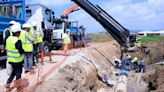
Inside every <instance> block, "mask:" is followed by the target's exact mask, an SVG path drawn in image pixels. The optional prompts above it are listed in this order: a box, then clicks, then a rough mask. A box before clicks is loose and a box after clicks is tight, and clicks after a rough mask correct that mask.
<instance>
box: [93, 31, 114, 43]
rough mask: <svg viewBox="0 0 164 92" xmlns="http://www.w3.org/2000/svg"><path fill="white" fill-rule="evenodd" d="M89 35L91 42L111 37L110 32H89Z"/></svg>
mask: <svg viewBox="0 0 164 92" xmlns="http://www.w3.org/2000/svg"><path fill="white" fill-rule="evenodd" d="M90 37H91V39H92V41H93V42H105V41H109V40H111V39H112V37H111V35H110V34H105V33H99V34H90Z"/></svg>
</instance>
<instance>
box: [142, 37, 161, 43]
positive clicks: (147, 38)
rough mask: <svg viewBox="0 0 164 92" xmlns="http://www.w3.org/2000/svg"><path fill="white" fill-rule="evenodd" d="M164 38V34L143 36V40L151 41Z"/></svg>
mask: <svg viewBox="0 0 164 92" xmlns="http://www.w3.org/2000/svg"><path fill="white" fill-rule="evenodd" d="M161 40H164V36H143V37H141V42H143V43H149V42H156V41H161Z"/></svg>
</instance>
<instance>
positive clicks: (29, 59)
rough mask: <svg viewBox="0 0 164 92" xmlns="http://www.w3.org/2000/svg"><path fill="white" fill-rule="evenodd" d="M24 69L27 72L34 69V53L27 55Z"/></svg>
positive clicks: (27, 53)
mask: <svg viewBox="0 0 164 92" xmlns="http://www.w3.org/2000/svg"><path fill="white" fill-rule="evenodd" d="M24 68H25V71H31V69H32V68H33V53H32V52H26V53H25V58H24Z"/></svg>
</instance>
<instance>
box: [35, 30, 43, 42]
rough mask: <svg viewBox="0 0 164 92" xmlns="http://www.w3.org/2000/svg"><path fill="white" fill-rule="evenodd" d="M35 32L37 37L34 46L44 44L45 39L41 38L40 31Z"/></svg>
mask: <svg viewBox="0 0 164 92" xmlns="http://www.w3.org/2000/svg"><path fill="white" fill-rule="evenodd" d="M35 32H36V37H35V40H34V44H37V43H40V42H43V38H42V36H41V32H40V31H35Z"/></svg>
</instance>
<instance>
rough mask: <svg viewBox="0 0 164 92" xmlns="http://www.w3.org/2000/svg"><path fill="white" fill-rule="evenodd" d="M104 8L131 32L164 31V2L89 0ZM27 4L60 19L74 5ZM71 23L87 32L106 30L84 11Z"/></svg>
mask: <svg viewBox="0 0 164 92" xmlns="http://www.w3.org/2000/svg"><path fill="white" fill-rule="evenodd" d="M89 1H90V2H92V3H93V4H95V5H99V6H100V7H102V8H103V9H104V10H105V11H106V12H107V13H108V14H110V15H111V16H112V17H113V18H114V19H116V20H117V21H118V22H119V23H120V24H121V25H123V26H124V27H125V28H127V29H129V30H163V29H164V0H89ZM26 3H27V4H34V3H40V4H43V5H45V6H47V7H48V8H50V9H52V10H54V11H55V14H56V16H57V17H58V18H60V16H61V14H62V13H63V12H64V10H66V9H68V8H70V7H71V6H72V5H74V4H75V3H74V2H71V0H26ZM69 20H70V21H78V22H79V25H84V26H85V27H86V30H87V32H101V31H105V29H104V28H103V27H102V26H101V25H100V24H99V23H98V22H97V21H95V20H94V19H93V18H92V17H91V16H90V15H88V14H87V13H86V12H85V11H84V10H82V9H80V10H79V11H76V12H74V13H71V14H70V15H69Z"/></svg>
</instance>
